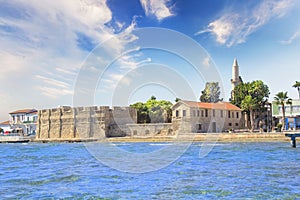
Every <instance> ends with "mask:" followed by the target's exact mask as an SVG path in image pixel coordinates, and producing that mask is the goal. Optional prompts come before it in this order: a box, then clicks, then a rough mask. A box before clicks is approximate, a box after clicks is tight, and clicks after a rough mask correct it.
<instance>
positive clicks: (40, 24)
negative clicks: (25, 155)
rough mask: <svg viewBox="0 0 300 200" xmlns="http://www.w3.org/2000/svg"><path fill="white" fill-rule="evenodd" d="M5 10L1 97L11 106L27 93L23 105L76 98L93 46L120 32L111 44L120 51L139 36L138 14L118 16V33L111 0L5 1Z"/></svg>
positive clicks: (0, 9)
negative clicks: (124, 20) (135, 16)
mask: <svg viewBox="0 0 300 200" xmlns="http://www.w3.org/2000/svg"><path fill="white" fill-rule="evenodd" d="M0 13H1V15H0V44H1V45H0V66H2V67H0V78H1V88H3V89H2V90H1V92H2V95H3V96H4V97H5V98H3V99H1V101H3V102H6V104H3V106H4V107H7V109H8V110H7V111H9V110H13V109H15V108H14V104H17V103H18V102H17V101H14V102H13V103H8V102H11V101H10V99H11V96H13V97H14V98H15V99H21V100H20V103H19V106H21V105H24V107H27V106H26V102H27V103H28V102H30V105H33V102H35V104H38V105H42V106H51V105H57V103H56V102H64V103H65V104H71V103H72V102H71V101H70V99H72V95H73V91H72V90H73V85H74V82H75V80H76V76H77V73H78V72H79V71H80V67H81V65H82V62H83V61H84V60H85V58H86V56H87V55H88V53H89V52H88V50H90V49H92V48H93V47H94V46H96V45H97V44H99V43H102V42H104V41H106V40H108V39H110V38H113V37H114V36H115V35H116V34H118V35H119V37H116V38H115V39H112V40H111V42H110V43H109V44H108V46H107V47H106V48H107V49H109V51H110V52H111V53H112V54H117V53H120V52H122V51H123V50H124V48H125V45H126V43H127V42H130V41H133V40H134V39H135V37H134V36H133V35H131V32H132V30H133V29H134V28H135V25H136V24H135V20H134V19H133V22H132V24H129V25H126V24H124V23H121V22H115V24H116V27H117V28H118V29H119V32H118V33H116V30H114V28H112V27H110V26H108V25H107V24H108V23H109V22H111V21H113V20H114V19H113V18H112V12H111V10H110V8H109V7H108V6H107V4H106V1H99V0H72V1H67V0H66V1H53V0H44V1H38V0H28V1H26V2H24V1H22V0H15V1H1V5H0ZM122 34H123V36H122ZM103 59H105V58H103ZM129 64H130V63H128V66H129ZM131 67H133V66H131ZM28 94H30V95H28ZM20 96H22V98H20ZM9 98H10V99H9ZM53 99H55V100H56V101H53ZM41 102H42V103H41ZM5 105H8V106H5ZM7 111H5V110H2V111H1V112H4V113H5V112H7ZM0 114H3V113H0Z"/></svg>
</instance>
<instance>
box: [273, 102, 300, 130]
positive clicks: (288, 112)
mask: <svg viewBox="0 0 300 200" xmlns="http://www.w3.org/2000/svg"><path fill="white" fill-rule="evenodd" d="M272 115H273V117H276V118H279V120H280V123H282V120H285V125H286V127H285V129H286V130H289V129H294V130H295V129H300V99H293V100H292V104H291V105H285V117H286V118H285V119H283V113H282V106H281V105H277V104H276V103H275V102H272Z"/></svg>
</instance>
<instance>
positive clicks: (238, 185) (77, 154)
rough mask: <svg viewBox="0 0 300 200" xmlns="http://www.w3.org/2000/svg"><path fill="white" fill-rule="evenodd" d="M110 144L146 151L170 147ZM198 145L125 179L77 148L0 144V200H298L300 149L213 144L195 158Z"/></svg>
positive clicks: (80, 146)
mask: <svg viewBox="0 0 300 200" xmlns="http://www.w3.org/2000/svg"><path fill="white" fill-rule="evenodd" d="M116 145H117V146H119V147H120V148H122V149H125V150H130V151H132V152H134V151H136V152H140V151H143V152H148V151H154V150H156V149H158V148H163V147H164V146H165V145H170V144H169V143H116ZM171 145H176V144H171ZM202 145H203V144H202V143H194V144H192V145H191V146H190V147H189V148H188V149H187V151H186V152H185V153H184V154H183V155H182V156H181V157H180V158H179V159H177V160H175V161H174V162H173V163H171V164H170V165H168V166H167V167H164V168H162V169H159V170H155V171H153V172H149V173H141V174H133V173H126V172H120V171H118V170H115V169H111V168H110V167H108V166H105V165H104V164H102V163H101V162H99V161H98V160H97V159H95V158H94V157H93V156H92V155H91V154H90V153H89V152H88V150H87V149H86V148H85V146H84V144H82V143H73V144H70V143H48V144H39V143H29V144H0V199H300V148H291V147H290V144H289V143H272V142H271V143H217V145H215V146H214V148H213V149H212V151H211V152H210V153H209V154H208V155H207V156H205V157H203V158H200V157H199V149H200V148H201V147H202ZM125 163H126V162H125ZM119 164H120V165H122V164H124V163H122V162H120V163H119Z"/></svg>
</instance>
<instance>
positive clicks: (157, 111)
mask: <svg viewBox="0 0 300 200" xmlns="http://www.w3.org/2000/svg"><path fill="white" fill-rule="evenodd" d="M172 105H173V104H172V103H171V102H170V101H166V100H156V97H155V96H152V97H150V99H148V100H147V101H146V102H145V103H143V102H137V103H135V104H132V105H130V106H131V107H133V108H135V109H136V110H137V118H138V123H163V122H171V119H172Z"/></svg>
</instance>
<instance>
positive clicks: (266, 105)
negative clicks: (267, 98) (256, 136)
mask: <svg viewBox="0 0 300 200" xmlns="http://www.w3.org/2000/svg"><path fill="white" fill-rule="evenodd" d="M265 108H266V109H267V133H269V132H270V124H269V112H270V108H271V106H270V104H265Z"/></svg>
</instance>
